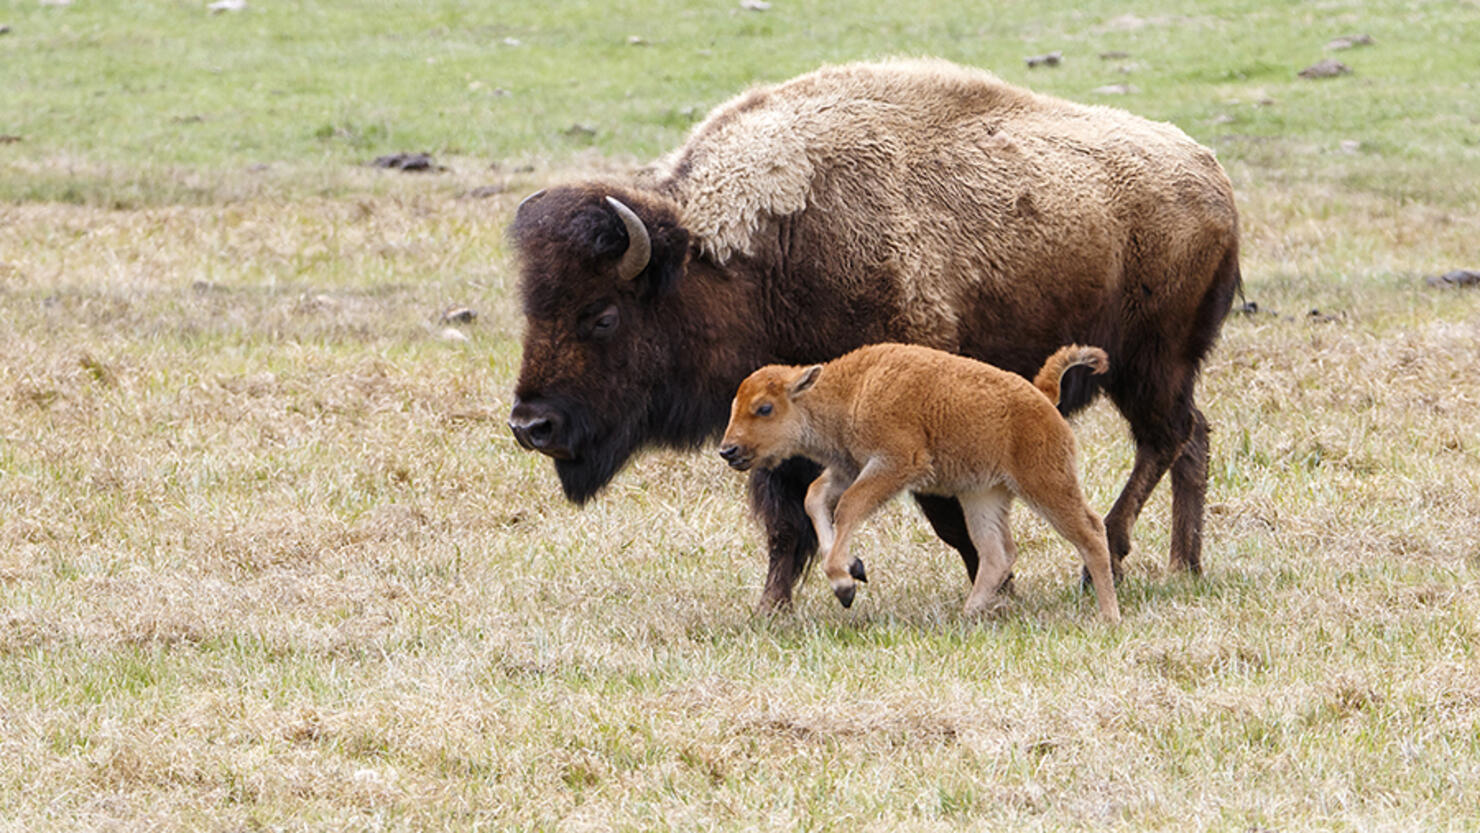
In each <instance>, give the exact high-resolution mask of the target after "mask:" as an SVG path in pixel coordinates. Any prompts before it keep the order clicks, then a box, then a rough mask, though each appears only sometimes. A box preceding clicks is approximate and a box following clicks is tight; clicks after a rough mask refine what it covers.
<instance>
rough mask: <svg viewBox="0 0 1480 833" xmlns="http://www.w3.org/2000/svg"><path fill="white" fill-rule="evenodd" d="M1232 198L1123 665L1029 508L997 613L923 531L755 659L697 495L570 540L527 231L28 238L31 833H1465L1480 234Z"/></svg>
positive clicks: (692, 487) (724, 542) (258, 224)
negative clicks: (511, 424) (1475, 281)
mask: <svg viewBox="0 0 1480 833" xmlns="http://www.w3.org/2000/svg"><path fill="white" fill-rule="evenodd" d="M1234 173H1235V177H1236V179H1239V180H1241V181H1240V186H1241V194H1242V199H1243V207H1244V211H1245V214H1246V216H1247V217H1248V234H1247V238H1248V250H1247V252H1246V275H1247V277H1248V283H1249V296H1250V297H1251V298H1252V299H1254V300H1256V301H1258V303H1259V304H1260V305H1261V307H1263V308H1264V309H1266V310H1274V311H1276V313H1277V314H1275V313H1261V314H1258V315H1255V316H1251V317H1235V318H1233V319H1231V320H1230V322H1229V324H1228V326H1227V329H1226V331H1225V338H1224V341H1223V343H1222V345H1221V346H1220V348H1219V349H1218V351H1217V353H1216V355H1215V357H1214V359H1213V361H1212V362H1211V363H1210V365H1209V367H1208V369H1207V375H1206V378H1205V381H1204V384H1203V387H1202V394H1201V396H1202V401H1203V402H1204V405H1205V409H1206V410H1207V412H1208V414H1209V417H1210V418H1211V420H1212V421H1213V423H1214V425H1215V429H1216V434H1215V448H1214V457H1213V480H1212V487H1211V495H1210V500H1211V503H1212V505H1211V507H1210V512H1209V521H1208V532H1207V535H1208V545H1207V555H1206V562H1207V564H1208V567H1209V574H1208V576H1207V577H1206V578H1205V579H1204V580H1202V581H1190V580H1187V579H1185V578H1182V577H1177V576H1168V575H1166V574H1165V572H1164V569H1163V567H1162V562H1163V560H1164V557H1165V556H1164V553H1165V550H1166V545H1167V525H1168V507H1167V502H1166V500H1165V494H1164V493H1158V495H1157V499H1156V500H1154V501H1153V504H1152V505H1151V506H1150V507H1148V509H1147V511H1146V514H1145V515H1144V516H1143V519H1142V521H1141V523H1140V525H1139V526H1138V527H1137V547H1138V549H1137V552H1136V553H1135V554H1133V557H1132V559H1131V561H1130V562H1129V567H1130V569H1129V578H1128V581H1127V582H1126V585H1125V586H1124V588H1123V590H1122V603H1123V609H1124V612H1125V616H1126V621H1125V623H1124V625H1123V626H1121V627H1120V628H1119V629H1118V630H1110V629H1105V628H1100V627H1098V626H1095V625H1094V624H1093V611H1092V603H1091V602H1090V600H1089V599H1088V598H1087V597H1086V596H1084V595H1083V594H1081V593H1080V591H1079V590H1078V588H1077V581H1076V578H1077V571H1078V566H1077V564H1076V562H1075V559H1074V558H1073V557H1072V556H1071V554H1070V553H1069V551H1068V550H1067V548H1066V547H1065V546H1063V544H1062V542H1060V541H1059V540H1058V539H1057V538H1056V537H1054V536H1053V535H1052V534H1051V533H1050V532H1049V531H1048V530H1047V529H1046V528H1045V527H1043V526H1042V525H1041V524H1040V523H1039V522H1037V521H1036V520H1034V519H1032V518H1031V517H1029V515H1028V514H1027V513H1024V512H1019V513H1017V515H1016V517H1015V519H1014V523H1015V526H1016V528H1017V529H1018V530H1020V536H1019V537H1020V538H1021V543H1022V546H1023V550H1024V552H1023V558H1022V560H1021V562H1020V569H1019V574H1018V581H1017V594H1018V596H1017V599H1016V600H1015V602H1014V603H1013V604H1012V605H1011V606H1010V607H1009V609H1008V610H1007V611H1006V612H1005V613H1004V614H1003V615H1001V616H1000V617H998V618H996V619H992V620H989V621H985V622H970V621H962V620H961V618H960V617H959V614H958V613H957V609H958V608H959V606H960V603H961V600H962V599H963V598H964V594H965V592H966V590H967V585H966V583H965V581H964V576H963V574H962V572H961V568H960V566H959V563H958V562H956V561H955V559H954V558H953V557H951V556H948V555H947V553H946V552H944V551H943V548H942V547H941V545H939V544H938V543H937V542H935V541H934V540H933V539H932V537H931V536H930V535H929V534H928V532H927V531H926V529H925V528H924V525H923V524H922V523H921V522H920V520H919V518H918V517H917V515H916V513H915V512H914V510H913V509H912V508H911V507H909V506H908V505H907V504H904V503H899V504H896V505H891V506H890V507H888V508H887V509H886V511H885V512H884V513H883V514H882V515H881V517H880V518H879V519H877V520H876V521H873V522H871V523H870V524H869V525H868V526H867V527H866V529H865V530H864V533H863V534H862V535H861V536H860V540H859V541H858V547H859V552H860V553H862V554H864V557H865V558H867V559H868V560H869V566H870V574H871V578H873V582H872V583H871V585H870V586H869V587H868V588H867V589H866V590H865V591H864V592H863V593H862V594H861V596H860V602H859V604H857V605H855V608H854V610H853V611H850V612H844V611H841V610H839V609H837V606H836V604H835V602H833V601H832V600H831V598H830V594H828V593H827V592H826V589H825V587H823V586H822V585H821V584H819V583H818V582H817V581H816V580H815V579H814V580H813V581H812V582H810V583H809V584H808V585H807V586H805V587H804V588H803V589H802V591H801V597H800V601H799V604H798V609H797V610H796V612H795V613H793V614H790V615H787V616H782V617H780V618H777V619H774V620H766V619H756V618H753V617H752V616H751V614H750V612H749V611H750V607H751V604H752V603H753V602H754V600H755V598H756V595H757V593H758V592H759V585H760V580H761V576H762V574H763V570H764V564H763V560H764V554H763V551H762V548H761V542H760V540H759V535H758V534H757V532H756V530H755V529H754V527H753V526H752V524H751V522H750V521H749V520H748V519H747V517H746V512H745V508H744V500H743V487H742V483H741V478H739V477H737V476H734V475H732V474H731V473H729V472H728V471H726V470H725V467H724V466H723V465H722V464H720V463H719V461H718V460H717V459H711V457H712V455H704V456H680V455H668V454H661V455H651V456H647V457H644V458H642V459H641V460H639V461H638V462H637V463H636V464H635V465H634V466H633V467H632V468H631V469H630V470H629V471H627V472H625V473H624V474H623V475H622V476H621V477H620V478H619V480H618V481H617V483H616V484H615V485H614V486H613V488H612V489H611V490H610V491H609V492H608V493H607V494H606V495H605V496H604V497H603V498H602V499H600V500H598V501H597V502H596V503H595V504H593V505H592V506H590V507H588V508H586V509H584V510H576V509H573V508H571V507H568V506H566V505H564V504H562V503H561V502H560V501H559V500H558V499H557V488H556V485H555V482H554V477H553V472H551V471H550V470H549V468H548V466H546V465H545V464H544V463H542V462H541V461H540V460H539V459H537V458H536V457H534V456H533V455H528V454H523V453H520V452H519V451H518V449H517V447H516V446H515V445H514V443H513V442H512V440H511V439H510V438H509V437H508V435H507V430H506V429H505V428H504V427H503V415H504V413H505V411H506V409H507V407H508V405H509V401H508V400H509V396H510V393H509V391H510V387H511V383H512V379H513V376H514V373H515V369H516V365H517V360H518V336H519V321H518V315H517V309H516V307H515V305H514V302H513V300H512V299H511V297H510V290H511V284H510V276H509V266H508V263H507V260H506V258H507V255H506V253H505V251H504V249H503V244H502V239H501V236H500V231H499V229H500V228H501V224H502V222H503V219H504V217H505V216H506V214H507V212H508V211H509V210H510V209H511V208H512V204H513V202H514V201H515V200H516V199H517V197H518V196H519V193H518V192H511V193H510V194H507V195H503V196H500V197H498V198H495V199H494V200H492V201H470V200H458V199H455V198H452V197H451V196H450V195H449V194H448V193H447V192H446V190H445V185H444V186H437V185H436V184H435V183H431V182H430V181H425V182H423V181H413V180H407V184H405V185H402V186H396V187H391V188H389V189H388V192H387V193H383V194H378V195H374V194H372V195H367V196H363V197H356V198H348V199H337V198H336V199H331V198H325V199H313V200H304V201H295V202H280V201H275V200H257V201H245V202H240V203H234V204H230V205H227V206H224V207H200V208H180V207H175V208H158V209H142V210H123V211H114V210H102V209H95V208H79V207H59V206H51V205H23V206H6V207H3V208H0V312H3V317H0V600H3V601H0V605H3V608H0V611H3V612H0V616H3V627H0V669H3V670H0V717H3V726H4V731H3V732H0V827H4V828H8V829H16V830H22V829H24V830H63V829H99V830H108V829H118V830H123V829H129V830H137V829H182V830H184V829H191V830H194V829H205V830H242V829H408V830H409V829H418V830H420V829H460V830H471V829H505V828H526V829H561V830H583V829H650V828H670V829H672V828H680V829H692V828H705V829H708V828H723V829H771V828H792V827H809V828H813V829H853V828H862V829H866V830H896V829H960V828H968V829H975V828H984V827H991V826H999V825H1008V826H1011V827H1014V828H1019V829H1066V828H1079V829H1082V828H1116V829H1138V830H1139V829H1168V830H1185V829H1220V830H1253V829H1269V830H1276V829H1277V830H1297V829H1356V830H1382V829H1414V828H1423V829H1444V828H1450V829H1461V828H1467V827H1471V826H1473V825H1474V824H1475V823H1476V815H1475V811H1474V809H1473V808H1474V807H1475V806H1480V801H1477V796H1480V695H1477V694H1476V692H1477V691H1480V670H1477V669H1480V664H1477V663H1476V658H1475V650H1476V648H1475V646H1476V645H1477V644H1480V602H1477V601H1476V599H1477V597H1480V592H1477V591H1480V545H1477V543H1476V541H1477V538H1476V534H1475V533H1476V530H1477V529H1480V497H1477V496H1480V488H1477V486H1480V440H1477V437H1480V432H1477V431H1476V430H1475V423H1476V419H1477V416H1480V376H1477V374H1476V373H1475V368H1476V367H1477V365H1480V293H1477V292H1447V293H1440V292H1436V291H1433V290H1429V289H1427V288H1425V287H1424V286H1423V284H1422V281H1421V275H1422V274H1424V273H1426V272H1434V271H1442V270H1443V269H1446V268H1450V267H1452V266H1461V265H1469V266H1473V265H1474V264H1475V263H1476V262H1477V261H1480V246H1477V244H1476V243H1475V242H1474V241H1476V240H1480V228H1477V227H1476V226H1477V221H1476V220H1475V218H1473V217H1461V216H1457V215H1454V214H1446V213H1444V212H1441V211H1438V210H1436V209H1426V208H1423V207H1418V206H1412V205H1392V204H1387V203H1384V202H1383V201H1381V200H1379V199H1376V198H1372V197H1363V196H1360V195H1352V194H1331V193H1321V192H1319V191H1317V190H1302V189H1299V188H1295V187H1290V188H1284V187H1281V186H1276V185H1270V184H1267V183H1260V182H1258V181H1257V180H1256V178H1255V177H1254V175H1253V174H1252V173H1251V172H1248V171H1241V170H1237V169H1236V170H1235V172H1234ZM452 304H467V305H470V306H472V307H474V308H476V309H477V310H478V311H479V312H480V313H481V315H480V317H479V318H478V320H477V321H476V322H474V323H473V324H471V325H467V326H464V327H463V328H462V331H463V332H465V333H466V335H467V336H468V340H467V341H457V340H447V339H444V338H442V337H440V333H441V330H442V329H443V325H441V324H440V323H438V322H437V317H438V315H439V314H440V312H441V311H442V310H444V309H445V308H446V307H447V306H450V305H452ZM1313 307H1314V308H1319V309H1320V310H1321V312H1322V313H1323V314H1324V316H1329V317H1311V316H1308V315H1307V312H1308V310H1309V309H1311V308H1313ZM1077 431H1078V433H1079V437H1080V441H1081V447H1082V449H1083V452H1082V453H1083V457H1084V459H1083V461H1082V470H1083V471H1084V472H1085V473H1086V478H1087V481H1088V482H1087V484H1086V486H1087V492H1088V494H1089V497H1090V500H1091V503H1092V504H1094V505H1096V506H1101V507H1104V506H1108V505H1109V503H1110V502H1111V501H1112V500H1113V497H1114V494H1115V491H1116V489H1117V488H1118V487H1119V485H1120V483H1121V482H1122V481H1123V478H1124V476H1125V474H1126V471H1127V469H1128V467H1129V462H1130V446H1129V443H1128V442H1127V441H1126V439H1125V437H1124V428H1123V425H1122V423H1120V422H1119V421H1118V419H1117V418H1116V417H1115V416H1114V414H1113V413H1112V412H1111V410H1110V409H1109V408H1108V407H1104V406H1097V407H1096V408H1094V409H1092V410H1091V411H1090V412H1089V413H1088V414H1086V415H1085V416H1084V417H1083V418H1081V419H1080V420H1079V421H1078V423H1077Z"/></svg>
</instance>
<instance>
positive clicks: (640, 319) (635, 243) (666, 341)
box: [509, 184, 689, 502]
mask: <svg viewBox="0 0 1480 833" xmlns="http://www.w3.org/2000/svg"><path fill="white" fill-rule="evenodd" d="M510 232H511V235H512V237H513V240H514V245H515V247H516V249H517V250H518V252H519V255H520V260H521V281H520V292H521V295H522V298H523V302H524V314H525V321H526V331H525V336H524V359H523V364H522V367H521V368H520V371H519V381H518V383H517V385H516V386H515V390H514V407H513V410H512V411H511V412H510V413H509V429H510V430H511V431H513V433H514V437H515V439H516V440H518V442H519V444H520V445H521V446H523V447H524V448H526V449H530V450H533V451H539V452H541V453H543V454H546V455H548V456H549V457H551V458H553V459H554V460H555V469H556V472H557V473H558V474H559V476H560V485H561V488H562V489H563V490H564V492H565V495H566V497H567V498H569V499H570V500H573V501H577V502H584V501H586V500H587V499H589V498H590V497H591V496H592V495H594V494H595V493H596V492H598V491H600V489H601V487H603V486H605V485H606V483H607V482H608V481H610V480H611V478H612V476H613V475H614V474H616V472H617V470H618V469H620V468H621V467H622V464H623V463H624V462H626V460H627V458H628V457H629V456H631V454H632V452H634V451H635V450H637V448H639V447H641V446H642V445H643V444H645V443H647V442H649V441H651V440H652V439H653V434H654V433H655V431H657V430H659V429H658V428H657V427H655V426H656V425H657V424H658V423H661V422H662V420H663V418H664V416H665V415H666V414H667V413H668V412H670V411H672V409H673V408H674V407H675V406H674V405H673V400H674V399H675V398H677V396H676V394H674V393H673V392H672V385H673V382H672V379H673V378H674V374H673V369H674V364H675V357H677V356H679V355H682V352H683V350H684V344H683V343H682V336H681V332H680V331H679V330H678V328H676V327H675V326H673V323H672V322H673V320H674V318H675V316H676V312H675V309H674V302H673V295H674V289H675V286H676V285H677V283H678V280H679V277H680V275H681V274H682V272H683V270H684V266H685V263H686V259H687V256H688V241H689V236H688V232H687V231H685V230H684V229H683V228H682V227H681V226H680V225H679V223H678V220H677V217H676V215H675V213H674V211H673V210H672V209H671V208H670V207H669V206H668V205H667V204H666V203H663V202H662V201H660V200H658V199H656V198H650V197H649V196H647V195H644V194H643V193H641V192H633V191H619V190H618V189H615V188H611V187H605V186H601V185H596V184H584V185H575V186H566V187H561V188H552V189H550V190H548V191H541V192H539V193H537V194H534V195H532V196H530V197H528V198H526V199H525V200H524V202H523V203H521V204H520V206H519V210H518V212H517V214H516V216H515V218H514V223H513V225H512V226H511V227H510Z"/></svg>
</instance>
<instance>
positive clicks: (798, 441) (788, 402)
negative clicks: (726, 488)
mask: <svg viewBox="0 0 1480 833" xmlns="http://www.w3.org/2000/svg"><path fill="white" fill-rule="evenodd" d="M821 372H822V365H820V364H814V365H812V366H811V367H786V366H783V365H774V364H773V365H768V366H766V367H763V368H761V369H760V370H757V371H756V372H754V373H752V374H750V375H749V376H748V377H746V379H745V381H743V382H741V383H740V389H739V390H738V391H736V393H735V401H734V402H732V403H731V404H730V424H729V427H727V428H726V429H725V437H724V439H723V440H722V441H720V446H719V456H721V457H723V458H724V460H725V462H726V463H729V464H730V468H733V469H735V470H737V471H745V470H746V469H748V468H750V467H751V466H760V467H761V468H763V469H768V468H772V467H774V466H776V465H779V464H780V463H781V461H783V460H785V459H786V458H788V457H792V456H795V455H796V454H798V453H799V452H800V451H801V449H802V441H803V438H804V436H805V432H806V429H807V415H806V412H805V410H803V408H802V407H800V406H799V403H798V399H799V398H800V397H801V396H802V395H803V394H805V393H806V392H807V391H808V390H810V389H811V388H812V386H813V385H814V384H816V382H817V377H818V375H819V374H820V373H821Z"/></svg>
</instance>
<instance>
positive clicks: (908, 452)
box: [720, 344, 1120, 622]
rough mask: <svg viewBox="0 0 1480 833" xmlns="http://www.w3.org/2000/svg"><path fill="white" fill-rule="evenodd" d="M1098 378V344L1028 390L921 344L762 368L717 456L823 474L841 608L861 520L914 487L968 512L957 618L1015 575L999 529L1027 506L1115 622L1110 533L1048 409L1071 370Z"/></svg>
mask: <svg viewBox="0 0 1480 833" xmlns="http://www.w3.org/2000/svg"><path fill="white" fill-rule="evenodd" d="M1081 364H1085V365H1090V366H1091V368H1092V369H1093V371H1094V372H1095V373H1103V372H1105V370H1106V369H1107V367H1108V359H1107V357H1106V355H1105V352H1104V351H1103V350H1100V349H1099V348H1095V347H1081V346H1079V345H1070V346H1068V347H1063V348H1060V349H1059V350H1058V351H1057V352H1056V353H1054V354H1053V355H1052V356H1050V357H1049V359H1048V361H1047V362H1045V363H1044V366H1043V369H1042V370H1040V371H1039V372H1038V375H1037V377H1036V378H1035V380H1034V381H1033V382H1031V383H1030V382H1028V381H1027V380H1026V379H1024V378H1022V377H1021V376H1018V375H1016V374H1013V373H1008V372H1007V371H1004V370H1000V369H998V368H996V367H993V366H991V365H989V364H985V363H982V362H979V361H975V360H973V359H968V358H965V357H962V356H956V355H952V354H950V353H945V352H942V351H939V350H934V349H931V348H928V347H921V346H918V345H905V344H876V345H872V346H869V347H863V348H860V349H858V350H854V351H853V352H851V353H848V354H847V355H845V356H842V357H840V358H838V359H834V360H833V361H831V362H828V363H827V364H824V365H812V366H810V367H797V366H786V365H768V366H766V367H763V368H761V369H760V370H757V371H755V372H754V373H752V374H751V375H750V376H749V377H748V378H747V379H746V380H745V381H744V382H742V383H741V384H740V389H739V391H738V392H737V393H736V394H735V400H734V402H733V403H732V404H731V409H730V424H729V428H728V429H727V430H726V431H725V438H724V442H723V444H722V445H721V448H720V454H721V455H722V456H723V457H724V458H725V459H726V461H728V462H729V463H730V465H731V466H733V467H735V468H738V469H747V468H750V467H751V466H754V465H758V466H762V467H767V466H774V465H777V464H778V463H780V462H781V461H782V460H785V459H787V458H789V457H792V456H797V455H800V456H803V457H807V458H809V459H811V460H813V461H815V462H817V463H820V464H821V465H823V466H825V467H826V468H825V470H824V471H823V473H822V475H821V476H820V477H818V478H817V480H816V481H815V482H814V483H813V484H812V486H811V488H809V489H808V490H807V498H806V507H807V514H808V515H809V516H810V517H811V519H812V523H813V524H814V526H815V527H816V530H817V537H818V539H819V542H820V552H821V553H823V557H824V569H825V570H826V573H827V578H828V581H829V583H831V585H832V588H833V592H834V593H835V594H836V595H837V597H838V599H839V600H840V601H841V602H842V603H843V605H844V606H845V607H847V606H850V605H851V604H852V602H853V596H854V592H855V584H854V581H855V579H857V578H862V577H863V569H862V564H861V562H858V561H857V559H850V558H849V557H848V554H847V553H848V541H849V537H850V536H851V534H852V533H853V531H854V529H855V528H856V527H857V525H858V524H859V523H860V522H861V521H862V520H863V519H864V518H866V517H867V516H868V515H869V514H870V513H872V512H873V511H874V510H875V509H877V508H878V507H879V506H880V505H882V504H883V503H884V502H885V501H887V500H888V499H889V498H891V497H893V496H894V495H896V494H898V493H899V492H901V491H903V490H905V489H909V490H912V491H914V492H918V493H924V494H934V495H942V496H946V497H953V498H956V499H957V500H959V501H960V503H961V507H962V509H963V510H964V512H965V516H966V522H967V527H968V531H969V533H970V535H971V540H972V543H973V545H975V547H976V549H977V552H978V554H979V555H980V558H981V562H980V567H979V568H978V570H977V573H976V579H975V581H974V583H973V585H972V590H971V593H970V595H969V596H968V597H967V599H966V613H968V614H972V613H977V612H979V611H982V610H985V609H987V608H988V607H990V606H991V605H992V603H993V602H994V601H995V597H996V594H997V590H998V588H999V587H1000V586H1001V585H1002V584H1003V583H1004V582H1005V581H1006V580H1007V578H1008V576H1009V575H1010V574H1011V571H1012V563H1013V559H1014V558H1015V557H1016V551H1015V548H1014V547H1013V545H1012V539H1011V537H1010V535H1009V533H1008V529H1007V512H1008V508H1009V506H1010V504H1011V501H1012V497H1013V496H1014V495H1016V496H1017V497H1020V498H1022V499H1023V500H1024V501H1025V502H1026V503H1027V504H1028V505H1029V506H1031V507H1032V508H1033V509H1034V510H1035V511H1036V512H1037V513H1038V514H1040V515H1042V516H1043V518H1044V519H1045V520H1047V521H1048V522H1049V523H1050V524H1051V525H1052V526H1053V527H1054V529H1056V530H1058V532H1059V534H1061V535H1063V536H1064V537H1065V538H1067V539H1068V540H1069V542H1070V543H1072V544H1073V545H1074V546H1075V548H1077V549H1078V550H1079V554H1080V556H1081V557H1082V558H1083V559H1084V564H1085V567H1086V569H1087V570H1088V571H1089V574H1090V578H1091V579H1092V580H1093V581H1094V586H1095V595H1096V597H1097V599H1098V601H1099V608H1100V615H1101V617H1102V618H1104V619H1105V620H1106V621H1109V622H1117V621H1119V620H1120V608H1119V605H1118V603H1117V601H1116V597H1115V583H1114V580H1113V578H1112V576H1111V567H1110V551H1109V548H1108V546H1107V544H1106V540H1105V526H1104V524H1103V523H1102V522H1101V521H1100V517H1099V515H1097V514H1095V512H1093V511H1092V510H1091V509H1090V508H1089V506H1088V505H1087V504H1086V503H1085V500H1084V495H1083V493H1082V492H1081V491H1080V488H1079V476H1078V473H1077V470H1076V465H1075V455H1076V447H1075V442H1074V433H1073V432H1072V431H1071V430H1070V429H1069V424H1068V423H1067V422H1066V421H1065V420H1064V418H1063V417H1062V416H1061V415H1060V414H1059V412H1058V410H1057V409H1056V408H1055V405H1056V404H1057V402H1058V398H1059V379H1060V378H1061V377H1062V376H1063V374H1064V371H1066V370H1067V369H1069V368H1070V367H1073V366H1075V365H1081Z"/></svg>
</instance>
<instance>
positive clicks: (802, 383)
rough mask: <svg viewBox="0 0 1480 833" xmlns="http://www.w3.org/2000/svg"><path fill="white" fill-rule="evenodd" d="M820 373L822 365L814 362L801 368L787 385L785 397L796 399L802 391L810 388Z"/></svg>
mask: <svg viewBox="0 0 1480 833" xmlns="http://www.w3.org/2000/svg"><path fill="white" fill-rule="evenodd" d="M820 375H822V365H820V364H814V365H812V366H811V367H809V368H807V369H805V370H803V371H802V372H801V373H800V374H799V375H798V376H797V377H796V379H793V380H792V383H791V384H790V385H788V386H787V388H786V396H787V398H789V399H796V398H797V397H798V396H801V395H802V394H803V393H806V392H807V391H808V390H811V388H812V386H813V385H815V384H816V383H817V377H818V376H820Z"/></svg>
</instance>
